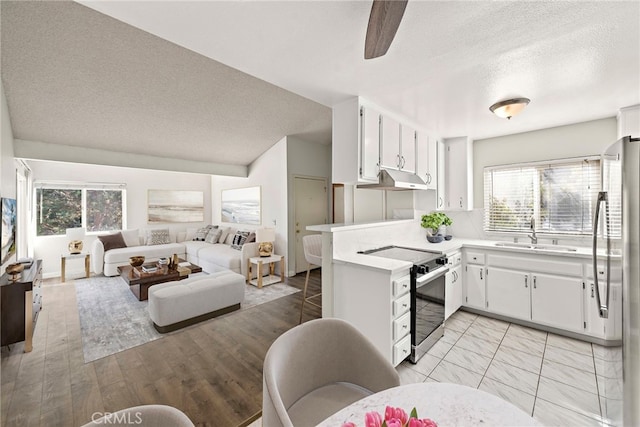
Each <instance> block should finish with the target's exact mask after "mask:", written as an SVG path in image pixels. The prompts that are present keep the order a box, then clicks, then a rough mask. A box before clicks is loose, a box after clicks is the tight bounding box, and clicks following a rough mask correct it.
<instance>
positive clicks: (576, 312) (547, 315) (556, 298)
mask: <svg viewBox="0 0 640 427" xmlns="http://www.w3.org/2000/svg"><path fill="white" fill-rule="evenodd" d="M531 282H532V286H533V288H532V289H531V320H532V321H533V322H536V323H540V324H544V325H549V326H553V327H556V328H560V329H566V330H569V331H575V332H584V326H583V321H582V299H583V298H582V295H583V293H582V292H583V290H582V278H572V277H558V276H551V275H548V274H542V273H535V274H532V275H531Z"/></svg>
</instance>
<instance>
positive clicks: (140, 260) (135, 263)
mask: <svg viewBox="0 0 640 427" xmlns="http://www.w3.org/2000/svg"><path fill="white" fill-rule="evenodd" d="M129 264H131V267H140V266H141V265H142V264H144V256H142V255H138V256H132V257H130V258H129Z"/></svg>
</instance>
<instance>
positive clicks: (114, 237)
mask: <svg viewBox="0 0 640 427" xmlns="http://www.w3.org/2000/svg"><path fill="white" fill-rule="evenodd" d="M98 239H100V241H101V242H102V246H104V251H105V252H107V251H109V250H111V249H119V248H126V247H127V244H126V243H125V242H124V239H123V238H122V233H120V232H118V233H115V234H107V235H105V236H98Z"/></svg>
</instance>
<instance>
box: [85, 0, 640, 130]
mask: <svg viewBox="0 0 640 427" xmlns="http://www.w3.org/2000/svg"><path fill="white" fill-rule="evenodd" d="M83 3H84V4H87V5H88V6H90V7H94V8H96V9H98V10H101V11H103V12H104V13H107V14H109V15H111V16H113V17H116V18H118V19H121V20H122V21H124V22H127V23H129V24H131V25H135V26H137V27H139V28H142V29H145V30H146V31H149V32H151V33H153V34H156V35H159V36H160V37H163V38H166V39H168V40H172V41H174V42H175V43H177V44H179V45H182V46H186V47H188V48H190V49H192V50H194V51H196V52H199V53H202V54H203V55H206V56H208V57H211V58H215V59H216V60H218V61H220V62H222V63H225V64H227V65H229V66H231V67H234V68H237V69H239V70H242V71H244V72H246V73H248V74H251V75H253V76H256V77H259V78H261V79H263V80H266V81H269V82H271V83H273V84H275V85H277V86H280V87H283V88H285V89H288V90H290V91H292V92H295V93H298V94H300V95H302V96H305V97H308V98H310V99H313V100H315V101H317V102H320V103H322V104H324V105H327V106H332V105H334V104H335V103H336V102H339V101H340V100H343V99H345V98H346V97H347V96H353V95H361V96H363V97H365V98H369V99H370V100H371V101H373V102H375V103H377V104H378V105H380V106H382V107H384V108H387V109H390V110H392V111H395V112H397V113H399V114H402V115H405V116H407V117H409V118H411V119H413V120H414V121H416V122H418V123H420V124H422V125H423V126H426V127H428V128H431V129H432V130H434V131H436V132H438V133H439V134H440V135H442V136H443V137H454V136H461V135H468V136H470V137H472V138H474V139H478V138H484V137H489V136H497V135H505V134H511V133H517V132H522V131H527V130H533V129H541V128H546V127H551V126H557V125H563V124H569V123H576V122H581V121H586V120H591V119H597V118H603V117H612V116H615V114H616V112H617V110H618V109H619V108H620V107H625V106H629V105H634V104H638V103H640V1H637V0H633V1H626V2H611V1H595V2H587V1H483V0H481V1H467V2H465V1H420V0H410V1H409V3H408V5H407V8H406V11H405V13H404V17H403V19H402V22H401V24H400V27H399V29H398V32H397V34H396V37H395V40H394V41H393V43H392V45H391V48H390V49H389V52H388V53H387V54H386V55H385V56H383V57H381V58H378V59H374V60H368V61H365V60H364V59H363V57H364V37H365V32H366V26H367V22H368V16H369V11H370V8H371V1H366V0H365V1H196V2H185V1H139V2H133V1H104V2H102V1H83ZM514 96H525V97H528V98H530V99H531V104H530V105H529V106H528V107H527V109H526V110H525V112H524V113H522V114H521V115H520V116H518V117H515V118H513V119H512V120H510V121H507V120H504V119H500V118H497V117H495V116H494V115H492V114H491V113H490V112H489V106H490V105H491V104H493V103H494V102H496V101H499V100H503V99H505V98H509V97H514Z"/></svg>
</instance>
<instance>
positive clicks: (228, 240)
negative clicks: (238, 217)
mask: <svg viewBox="0 0 640 427" xmlns="http://www.w3.org/2000/svg"><path fill="white" fill-rule="evenodd" d="M237 232H238V230H236V229H235V228H229V234H228V235H227V238H226V239H225V241H224V244H225V245H230V244H232V243H233V238H234V237H235V236H236V233H237Z"/></svg>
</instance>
